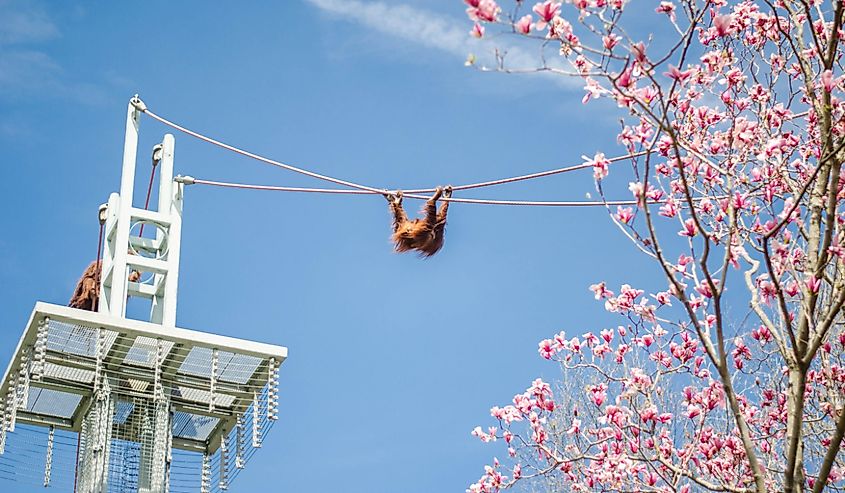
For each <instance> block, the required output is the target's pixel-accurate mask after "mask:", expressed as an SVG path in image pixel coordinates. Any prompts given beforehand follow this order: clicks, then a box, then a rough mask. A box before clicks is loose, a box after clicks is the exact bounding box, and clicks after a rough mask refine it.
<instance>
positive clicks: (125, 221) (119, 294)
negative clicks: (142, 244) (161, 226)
mask: <svg viewBox="0 0 845 493" xmlns="http://www.w3.org/2000/svg"><path fill="white" fill-rule="evenodd" d="M139 102H140V100H139V99H138V96H137V95H136V96H135V97H134V98H132V99H131V100H130V101H129V105H128V108H127V110H126V136H125V138H124V141H123V171H122V174H121V177H120V211H119V212H118V215H119V217H118V221H117V232H116V233H115V238H114V244H115V245H116V247H117V248H115V251H114V256H113V258H112V259H113V265H112V272H111V296H110V300H109V311H110V313H111V314H112V315H114V316H117V317H125V316H126V296H127V286H126V281H127V275H128V272H127V267H126V255H127V252H126V250H125V249H124V248H122V246H124V245H128V244H129V229H130V227H131V224H130V215H131V213H132V196H133V194H134V192H135V162H136V160H137V154H138V129H139V125H140V116H141V112H140V111H138V109H137V108H136V107H135V105H136V104H138V103H139Z"/></svg>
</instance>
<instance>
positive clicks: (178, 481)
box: [0, 317, 283, 493]
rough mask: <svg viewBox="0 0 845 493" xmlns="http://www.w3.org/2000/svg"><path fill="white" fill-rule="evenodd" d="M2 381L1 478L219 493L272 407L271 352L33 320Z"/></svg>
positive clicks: (85, 490) (256, 443)
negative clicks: (238, 349) (252, 352)
mask: <svg viewBox="0 0 845 493" xmlns="http://www.w3.org/2000/svg"><path fill="white" fill-rule="evenodd" d="M30 329H31V330H29V332H31V333H30V334H28V335H27V334H25V336H24V338H23V339H22V344H21V346H20V347H19V350H18V352H17V354H16V357H15V360H14V361H13V364H12V365H11V367H10V368H11V370H10V371H9V372H7V375H6V378H4V381H3V382H2V387H0V396H2V398H0V480H6V481H16V482H20V483H25V484H31V485H36V486H47V487H50V488H55V489H56V490H58V491H66V492H75V493H130V492H131V493H134V492H138V493H164V492H175V493H181V492H184V493H189V492H190V493H218V492H222V491H226V490H228V489H229V486H230V485H231V484H232V481H234V480H235V479H236V478H237V476H238V474H239V473H240V472H241V471H242V470H243V469H244V467H246V464H247V463H248V462H249V460H250V458H251V457H252V456H253V454H255V452H256V451H257V450H258V449H259V448H261V445H262V443H263V441H264V439H265V437H266V435H267V433H268V432H269V430H270V429H271V428H272V425H273V423H274V421H275V420H276V418H277V415H278V411H277V409H278V368H279V363H280V362H281V360H282V359H283V358H279V357H278V355H256V354H244V353H242V352H238V351H237V350H236V349H234V348H225V349H224V348H216V347H209V346H203V345H201V344H199V343H193V342H189V341H185V340H168V339H167V338H162V337H151V336H149V335H143V334H140V333H138V331H137V330H134V331H128V330H127V331H124V330H121V328H120V327H114V326H111V327H103V326H97V325H94V324H86V323H76V322H74V321H73V320H67V319H59V320H57V319H50V318H48V317H43V318H42V319H41V320H35V321H34V322H33V327H30Z"/></svg>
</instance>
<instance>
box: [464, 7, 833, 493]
mask: <svg viewBox="0 0 845 493" xmlns="http://www.w3.org/2000/svg"><path fill="white" fill-rule="evenodd" d="M466 4H467V5H468V9H467V13H468V15H469V17H470V19H471V20H472V21H473V22H474V27H473V34H474V35H475V36H477V37H481V36H489V34H485V29H486V30H488V31H491V32H492V31H494V30H495V32H496V34H497V35H498V34H502V35H511V36H516V37H520V38H523V40H524V41H527V40H534V41H535V42H536V43H537V44H538V47H539V48H540V50H541V53H542V55H543V56H542V57H538V61H537V70H536V71H537V72H548V73H552V74H557V75H560V76H563V77H575V78H579V79H580V80H582V81H583V84H584V97H583V99H582V102H583V103H584V104H590V105H593V104H604V108H605V109H607V108H615V109H617V110H618V112H619V113H618V114H619V117H620V120H621V124H620V125H619V127H618V131H617V132H615V133H616V135H615V141H616V143H617V144H618V149H619V151H618V152H613V153H611V152H609V151H608V150H602V151H598V152H593V151H595V150H584V151H583V152H585V156H584V157H583V159H584V164H583V168H585V169H586V170H588V171H590V172H592V174H593V178H594V182H595V186H596V190H597V192H598V193H599V196H600V197H601V199H602V200H607V204H606V205H607V212H608V215H609V217H610V219H611V220H612V222H613V224H614V225H615V226H616V227H617V228H618V229H619V231H620V234H622V235H624V236H625V237H626V238H628V239H629V240H631V242H632V243H633V245H634V246H635V248H636V251H638V252H639V253H640V254H642V257H641V259H642V262H649V265H651V266H653V267H654V271H653V272H654V273H655V274H656V275H657V276H658V277H659V279H660V280H659V281H658V282H657V284H656V285H655V282H654V280H653V279H642V280H638V281H637V282H636V284H637V285H642V286H643V287H644V288H643V289H639V288H634V287H632V286H633V285H634V284H635V283H633V282H630V281H629V282H627V283H626V282H625V280H624V279H619V280H614V285H615V286H619V287H618V289H617V288H615V287H614V289H613V290H611V289H609V288H608V284H607V283H606V282H600V283H597V284H594V285H592V286H591V287H590V290H591V291H592V293H593V297H594V298H595V299H596V300H597V301H598V302H599V306H600V308H603V310H604V311H605V312H606V314H603V315H605V316H610V317H617V318H618V321H617V322H614V323H612V324H603V323H601V322H597V324H596V325H600V328H597V329H595V330H579V331H577V334H578V335H575V336H573V335H571V334H570V335H567V334H566V333H564V332H560V333H559V334H557V335H555V336H553V337H551V338H549V339H545V340H543V341H540V343H539V345H538V353H539V354H540V356H541V357H542V358H543V359H545V360H549V361H554V362H556V363H557V364H559V365H560V366H561V371H562V375H561V381H560V382H559V383H558V384H553V383H552V384H542V385H541V387H542V388H544V389H546V388H548V391H546V390H543V391H542V395H538V394H537V392H538V390H537V389H535V388H534V387H535V385H537V382H535V385H532V388H531V389H529V390H528V391H527V392H526V393H523V394H519V395H517V396H516V397H515V398H514V400H513V403H512V404H511V405H508V406H505V407H502V408H498V407H496V408H493V411H492V413H491V414H492V416H493V419H494V420H495V426H490V427H488V428H487V429H486V431H485V430H483V429H482V428H480V427H479V428H476V431H475V432H474V435H476V436H477V437H478V438H480V439H481V440H483V441H487V442H493V441H496V440H498V439H502V440H504V441H505V443H506V445H507V447H508V457H507V460H505V461H504V462H506V463H508V464H509V465H504V464H500V463H499V461H494V462H493V465H491V466H488V467H487V468H486V469H485V475H484V476H483V477H482V478H481V479H480V480H479V481H478V482H476V483H474V484H473V485H472V486H471V487H470V489H469V491H471V492H473V493H475V492H479V493H480V492H484V493H490V492H496V491H499V490H502V489H507V488H509V487H511V486H514V485H516V484H521V483H524V482H529V481H547V482H548V483H549V484H552V485H555V486H556V487H559V489H561V490H563V491H620V490H625V491H673V492H674V491H704V490H707V491H728V492H745V491H755V492H757V493H767V492H768V491H770V490H778V491H788V492H794V491H806V490H808V489H812V490H814V491H815V492H819V491H821V489H822V488H824V487H828V486H832V487H835V488H837V489H841V488H843V487H845V485H843V484H842V481H843V469H842V468H843V467H845V458H843V457H842V454H841V452H840V446H841V445H842V443H841V440H837V439H836V437H837V436H838V437H840V438H841V437H842V436H843V430H845V418H841V417H842V416H845V398H843V397H842V396H843V395H845V380H843V379H845V370H843V369H844V368H845V356H843V355H845V334H843V327H845V207H843V206H845V172H843V171H845V170H842V165H843V162H845V74H844V73H843V67H842V65H841V59H842V57H843V54H845V53H843V51H845V50H843V43H845V41H843V39H845V14H843V12H845V8H840V7H838V6H837V5H838V3H837V2H820V1H808V2H802V1H799V0H781V1H778V2H759V1H755V0H704V1H694V0H667V1H660V0H658V1H655V2H652V3H651V4H648V8H646V9H643V8H641V6H639V4H637V5H638V6H637V7H634V6H633V5H634V2H633V1H631V2H629V1H626V0H570V1H568V2H554V1H543V2H533V3H532V2H523V1H521V0H514V1H512V2H510V4H511V5H508V6H504V2H503V5H502V6H500V5H499V4H497V3H496V2H493V1H489V2H484V1H477V0H467V1H466ZM634 10H635V11H636V13H637V16H636V17H635V18H634V20H633V21H631V22H630V23H629V22H628V19H629V18H630V17H631V13H632V11H634ZM644 15H646V16H648V15H650V16H652V19H651V24H648V23H646V24H647V25H648V29H649V32H643V28H642V26H643V21H642V16H644ZM652 34H653V36H652ZM497 39H503V38H497ZM505 51H506V50H502V51H500V53H504V52H505ZM550 60H551V61H550ZM508 68H509V67H508V59H507V56H506V55H503V56H502V58H501V59H500V60H499V64H498V68H497V69H498V70H502V71H508ZM522 71H523V72H524V71H525V70H522ZM608 140H610V139H608ZM589 155H592V156H593V157H587V156H589ZM611 155H612V156H618V157H614V158H609V157H608V156H611ZM626 187H627V191H626ZM606 192H607V193H608V194H611V193H614V194H616V193H618V195H612V197H613V199H614V201H615V200H616V198H617V197H620V196H621V197H625V198H626V199H627V200H625V201H624V202H621V203H620V202H616V203H613V202H611V201H610V199H607V198H606V196H605V193H606ZM631 198H633V200H631ZM631 265H634V264H633V262H632V264H631ZM646 288H647V289H646ZM602 325H603V326H602ZM558 385H559V386H560V387H561V389H560V390H557V389H556V386H558ZM552 389H555V392H554V395H556V396H557V397H556V398H553V394H552V392H551V390H552Z"/></svg>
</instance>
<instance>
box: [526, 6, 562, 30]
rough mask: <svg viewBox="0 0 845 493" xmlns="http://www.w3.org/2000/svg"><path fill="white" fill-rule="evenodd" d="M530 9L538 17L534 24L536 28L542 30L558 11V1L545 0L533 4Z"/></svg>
mask: <svg viewBox="0 0 845 493" xmlns="http://www.w3.org/2000/svg"><path fill="white" fill-rule="evenodd" d="M532 10H534V13H536V14H537V16H539V18H540V19H539V20H538V21H537V24H536V27H537V30H538V31H543V30H544V29H546V26H547V25H549V24H550V23H551V22H552V19H554V18H555V17H556V16H557V14H558V13H559V12H560V2H553V1H551V0H546V1H545V2H541V3H537V4H535V5H534V8H533V9H532Z"/></svg>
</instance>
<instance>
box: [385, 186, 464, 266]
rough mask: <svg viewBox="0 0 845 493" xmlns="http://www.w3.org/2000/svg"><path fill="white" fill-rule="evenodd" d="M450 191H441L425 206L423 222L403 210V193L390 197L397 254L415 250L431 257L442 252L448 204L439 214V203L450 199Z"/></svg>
mask: <svg viewBox="0 0 845 493" xmlns="http://www.w3.org/2000/svg"><path fill="white" fill-rule="evenodd" d="M451 194H452V189H451V187H447V188H446V192H445V194H444V191H443V189H442V188H440V187H438V188H437V190H436V191H435V192H434V195H432V197H431V198H430V199H428V200H427V201H426V203H425V207H423V209H422V213H423V214H425V217H424V218H420V219H408V216H407V215H406V214H405V209H404V208H403V207H402V192H401V191H399V192H396V194H393V195H390V196H389V197H388V200H389V201H390V210H391V212H392V213H393V243H394V245H395V249H396V251H397V252H407V251H410V250H416V251H417V252H419V254H420V256H421V257H431V256H432V255H434V254H435V253H437V252H438V251H439V250H440V249H441V248H443V235H444V233H445V230H446V213H447V211H448V210H449V202H448V201H447V202H444V203H443V204H442V205H441V206H440V211H439V212H438V211H437V200H438V199H439V198H440V197H441V196H445V197H447V198H448V197H450V196H451Z"/></svg>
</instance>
